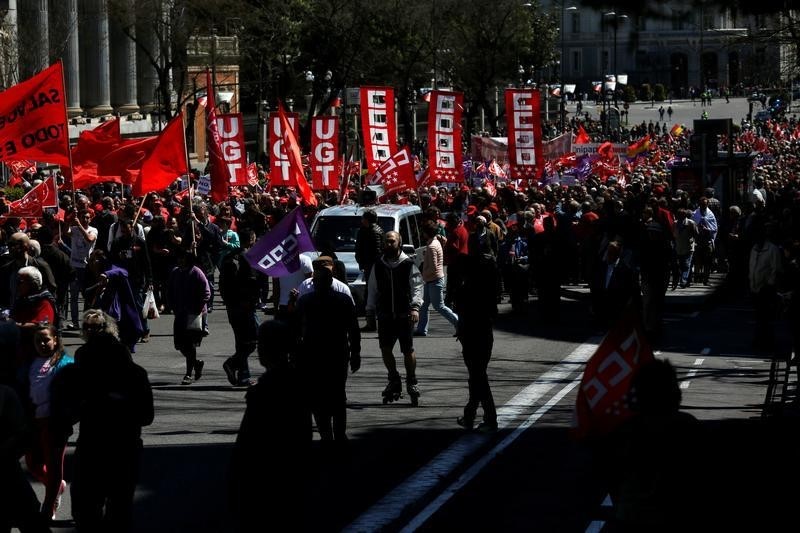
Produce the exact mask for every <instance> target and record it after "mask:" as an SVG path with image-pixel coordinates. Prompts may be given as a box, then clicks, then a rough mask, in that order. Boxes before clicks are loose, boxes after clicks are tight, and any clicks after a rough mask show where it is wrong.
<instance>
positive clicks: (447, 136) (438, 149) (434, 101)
mask: <svg viewBox="0 0 800 533" xmlns="http://www.w3.org/2000/svg"><path fill="white" fill-rule="evenodd" d="M463 111H464V95H463V94H462V93H454V92H448V91H433V92H431V99H430V107H429V108H428V158H429V167H430V172H431V176H432V177H433V180H434V181H446V182H451V183H453V182H459V181H463V180H464V175H463V172H462V170H461V160H462V158H463V157H462V153H461V115H462V113H463Z"/></svg>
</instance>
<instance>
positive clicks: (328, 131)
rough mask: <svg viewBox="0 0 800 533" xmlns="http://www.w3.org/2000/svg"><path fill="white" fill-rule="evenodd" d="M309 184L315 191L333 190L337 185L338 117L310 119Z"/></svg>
mask: <svg viewBox="0 0 800 533" xmlns="http://www.w3.org/2000/svg"><path fill="white" fill-rule="evenodd" d="M308 159H309V163H310V164H311V184H312V188H313V189H314V190H315V191H319V190H326V191H327V190H335V189H336V188H337V186H338V185H339V184H338V182H337V178H338V177H339V164H338V159H339V118H338V117H331V116H328V117H314V118H312V119H311V154H310V155H309V158H308Z"/></svg>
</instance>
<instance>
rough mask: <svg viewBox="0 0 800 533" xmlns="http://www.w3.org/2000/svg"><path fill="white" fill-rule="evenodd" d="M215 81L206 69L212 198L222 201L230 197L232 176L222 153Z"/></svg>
mask: <svg viewBox="0 0 800 533" xmlns="http://www.w3.org/2000/svg"><path fill="white" fill-rule="evenodd" d="M214 81H215V80H212V79H211V72H210V71H209V70H208V69H206V94H207V100H206V103H207V106H208V107H207V108H206V130H207V132H206V145H207V146H208V162H209V163H210V164H211V199H212V200H213V201H215V202H221V201H223V200H225V199H226V198H227V197H228V186H229V184H230V182H231V176H230V173H229V172H228V165H227V163H226V162H225V158H224V157H223V154H222V138H221V137H220V134H219V128H218V127H217V104H216V97H215V95H214Z"/></svg>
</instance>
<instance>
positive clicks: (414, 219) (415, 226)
mask: <svg viewBox="0 0 800 533" xmlns="http://www.w3.org/2000/svg"><path fill="white" fill-rule="evenodd" d="M421 218H422V215H421V214H419V213H416V214H414V215H411V216H410V217H408V223H409V225H410V226H411V240H412V241H413V244H414V248H419V247H420V246H422V243H421V242H420V237H419V224H420V222H421V220H420V219H421Z"/></svg>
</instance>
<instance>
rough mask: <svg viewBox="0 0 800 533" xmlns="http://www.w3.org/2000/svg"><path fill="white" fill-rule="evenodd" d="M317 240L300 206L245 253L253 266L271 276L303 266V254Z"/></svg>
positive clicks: (312, 248) (291, 271)
mask: <svg viewBox="0 0 800 533" xmlns="http://www.w3.org/2000/svg"><path fill="white" fill-rule="evenodd" d="M313 251H314V243H313V242H312V241H311V235H310V234H309V233H308V229H307V228H306V222H305V220H303V213H302V212H301V210H300V208H299V207H297V208H295V209H294V210H292V212H291V213H287V214H286V216H284V217H283V218H282V219H281V221H280V222H278V224H277V225H276V226H275V227H274V228H273V229H272V230H271V231H269V232H268V233H266V234H265V235H264V236H263V237H261V238H260V239H258V241H257V242H256V243H255V244H254V245H253V247H252V248H250V250H248V251H247V253H245V254H244V255H245V257H246V258H247V261H248V262H249V263H250V266H252V267H253V268H255V269H256V270H258V271H259V272H261V273H263V274H266V275H268V276H273V277H276V278H279V277H281V276H285V275H287V274H291V273H293V272H296V271H297V270H298V269H299V268H300V254H302V253H303V252H313Z"/></svg>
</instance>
